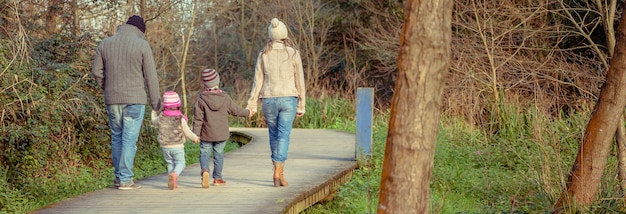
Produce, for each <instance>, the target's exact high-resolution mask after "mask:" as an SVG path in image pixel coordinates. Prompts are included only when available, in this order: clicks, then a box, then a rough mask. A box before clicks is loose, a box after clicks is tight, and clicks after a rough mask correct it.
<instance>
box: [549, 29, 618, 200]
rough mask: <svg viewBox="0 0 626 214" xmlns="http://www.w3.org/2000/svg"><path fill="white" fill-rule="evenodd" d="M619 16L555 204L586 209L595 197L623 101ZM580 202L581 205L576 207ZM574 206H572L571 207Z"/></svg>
mask: <svg viewBox="0 0 626 214" xmlns="http://www.w3.org/2000/svg"><path fill="white" fill-rule="evenodd" d="M624 20H625V18H624V17H622V20H621V21H620V23H619V26H618V28H617V34H616V46H615V56H614V59H613V60H611V64H610V67H609V70H608V72H607V74H606V81H605V83H604V85H603V86H602V89H601V90H600V97H599V99H598V102H597V104H596V106H595V108H594V111H593V113H592V115H591V119H590V120H589V123H588V124H587V128H586V129H585V133H584V136H583V140H582V144H581V145H580V149H579V150H578V156H577V157H576V160H575V162H574V166H573V167H572V171H571V172H570V175H569V179H568V181H567V188H566V189H565V190H564V191H563V193H561V196H560V198H559V200H558V201H557V203H556V204H555V205H554V207H555V208H557V209H558V211H559V212H560V211H563V208H568V207H569V208H573V209H579V208H582V209H586V208H588V207H589V206H590V205H591V204H592V203H593V202H594V201H595V200H596V194H597V193H598V188H599V186H600V181H601V179H602V173H603V171H604V168H605V167H606V162H607V157H608V154H609V151H610V149H611V142H612V140H613V136H614V134H615V132H616V130H617V126H618V123H619V121H620V119H621V116H620V115H622V113H623V110H624V105H625V104H626V90H625V89H624V85H625V84H626V44H624V43H625V42H626V21H624ZM578 205H580V206H581V207H578ZM572 206H574V207H572Z"/></svg>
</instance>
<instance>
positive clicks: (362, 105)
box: [355, 88, 374, 160]
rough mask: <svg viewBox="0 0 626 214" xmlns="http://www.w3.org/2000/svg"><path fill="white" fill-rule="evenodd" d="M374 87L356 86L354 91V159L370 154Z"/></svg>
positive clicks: (360, 158)
mask: <svg viewBox="0 0 626 214" xmlns="http://www.w3.org/2000/svg"><path fill="white" fill-rule="evenodd" d="M373 109H374V89H373V88H357V91H356V152H355V153H356V159H357V160H362V159H364V158H367V157H368V156H371V155H372V117H373Z"/></svg>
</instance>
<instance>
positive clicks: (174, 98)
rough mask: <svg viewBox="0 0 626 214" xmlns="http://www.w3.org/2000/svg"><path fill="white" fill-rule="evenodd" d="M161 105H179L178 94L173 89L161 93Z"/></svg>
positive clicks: (172, 106) (167, 106) (175, 106)
mask: <svg viewBox="0 0 626 214" xmlns="http://www.w3.org/2000/svg"><path fill="white" fill-rule="evenodd" d="M163 107H165V108H177V107H180V98H179V97H178V94H177V93H176V92H173V91H166V92H165V94H163Z"/></svg>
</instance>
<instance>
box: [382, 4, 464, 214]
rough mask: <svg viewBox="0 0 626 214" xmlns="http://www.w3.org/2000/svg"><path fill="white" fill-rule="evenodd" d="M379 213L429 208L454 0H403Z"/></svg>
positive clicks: (425, 210)
mask: <svg viewBox="0 0 626 214" xmlns="http://www.w3.org/2000/svg"><path fill="white" fill-rule="evenodd" d="M405 4H406V9H405V10H404V13H405V16H404V25H403V28H402V34H401V36H400V51H399V55H398V72H399V73H398V78H397V80H396V86H395V93H394V95H393V98H392V103H391V116H390V119H389V133H388V135H387V145H386V148H385V157H384V162H383V172H382V180H381V190H380V195H379V204H378V213H428V212H429V205H430V191H429V190H430V176H431V173H432V167H433V157H434V151H435V141H436V139H437V132H438V130H439V115H440V108H441V100H442V94H443V85H444V82H443V78H444V76H445V74H446V72H447V71H448V68H449V61H450V42H451V35H452V30H451V17H452V0H441V1H426V0H412V1H411V0H409V1H406V3H405Z"/></svg>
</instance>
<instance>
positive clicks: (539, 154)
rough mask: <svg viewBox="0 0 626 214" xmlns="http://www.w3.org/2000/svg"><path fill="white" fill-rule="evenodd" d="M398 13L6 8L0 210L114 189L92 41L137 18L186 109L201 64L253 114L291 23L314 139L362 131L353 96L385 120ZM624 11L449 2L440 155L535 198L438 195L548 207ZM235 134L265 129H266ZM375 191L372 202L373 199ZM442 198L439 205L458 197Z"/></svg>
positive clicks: (336, 2)
mask: <svg viewBox="0 0 626 214" xmlns="http://www.w3.org/2000/svg"><path fill="white" fill-rule="evenodd" d="M403 7H404V6H403V1H392V0H371V1H361V0H328V1H310V0H295V1H277V0H258V1H197V0H195V1H192V0H179V1H162V0H154V1H145V0H128V1H114V0H91V1H82V0H22V1H17V0H3V1H1V2H0V26H1V29H0V81H1V82H0V127H1V129H2V131H1V132H0V152H1V155H0V166H2V168H0V184H1V185H0V207H1V208H2V209H1V210H2V211H4V212H27V211H28V209H35V208H37V207H40V206H45V205H46V204H41V203H42V202H41V201H37V200H38V198H41V197H44V198H45V197H48V202H52V201H55V200H59V199H60V198H58V197H56V198H55V197H54V196H56V195H62V194H64V193H63V192H67V191H68V190H69V192H70V195H71V194H78V193H79V191H86V190H88V189H85V188H84V186H82V185H85V184H83V183H82V182H85V180H82V179H84V178H85V177H103V179H102V180H107V181H108V180H109V179H108V178H107V177H106V176H109V175H108V174H110V173H108V172H109V171H108V170H110V166H109V165H108V159H109V158H110V150H109V149H108V146H109V145H108V143H106V142H108V140H107V139H109V136H108V133H109V132H108V126H107V122H106V121H107V119H106V111H105V110H104V103H103V98H102V91H101V90H100V89H99V88H98V87H97V86H96V84H95V82H94V81H93V79H92V77H91V76H90V69H91V61H92V57H93V52H94V49H95V47H96V46H97V45H98V42H99V41H100V40H102V39H103V38H105V37H108V36H111V35H113V34H114V33H115V29H116V27H117V26H118V25H120V24H122V23H124V22H125V21H126V19H127V18H128V17H129V16H131V15H133V14H139V15H141V16H142V17H144V19H145V20H146V23H147V31H146V36H147V39H148V41H149V42H150V44H151V45H152V50H153V53H154V57H155V61H156V62H157V69H158V74H159V77H160V78H159V79H160V85H161V89H162V91H165V90H175V91H177V92H179V93H181V95H183V98H184V108H185V109H184V111H185V112H188V111H189V110H190V109H189V107H188V105H189V104H190V103H193V101H194V98H193V96H190V95H192V94H195V93H196V92H198V91H199V90H201V83H200V81H199V78H198V76H199V73H200V71H201V70H202V69H203V68H207V67H211V68H216V70H217V71H219V72H220V75H221V79H222V86H223V88H225V89H226V90H227V91H229V92H230V93H231V95H232V96H233V97H234V99H235V100H237V101H238V102H240V103H244V101H245V99H246V98H247V96H248V92H249V89H250V86H251V81H252V76H253V66H254V63H255V62H256V57H257V54H258V52H259V51H260V50H261V49H262V47H263V46H264V45H265V44H266V42H267V23H268V21H269V20H270V19H271V18H273V17H277V18H279V19H281V20H283V21H284V22H285V23H286V24H287V25H288V26H289V33H290V34H289V35H290V38H291V39H292V40H293V41H294V42H295V44H296V47H297V48H298V49H299V50H300V51H301V53H302V56H303V63H304V66H305V75H306V84H307V89H308V91H307V95H308V96H309V97H311V98H312V99H311V101H310V102H311V103H310V104H308V105H309V107H308V108H307V110H308V111H307V116H306V117H308V119H307V118H304V119H302V120H301V121H300V122H298V123H297V124H296V126H297V127H313V126H315V125H312V124H309V123H307V122H305V121H306V120H308V121H312V120H315V121H317V120H319V121H331V122H330V123H331V124H332V123H334V122H336V121H337V120H338V118H339V117H342V118H344V119H346V120H353V119H354V118H353V115H352V114H351V113H350V111H346V112H347V113H346V114H343V115H341V114H337V113H333V112H332V111H333V110H336V109H333V108H328V106H329V105H332V104H328V103H337V102H339V103H341V102H342V101H346V102H347V103H348V104H347V109H350V108H351V107H353V105H352V102H353V100H354V94H355V91H356V88H358V87H374V88H375V104H376V109H377V117H381V118H382V119H380V118H379V120H382V121H384V120H385V116H386V115H387V114H388V107H389V102H390V99H391V96H392V94H393V86H394V84H395V83H394V80H395V79H394V78H395V74H396V72H397V67H396V60H397V53H398V46H399V35H400V30H401V26H402V22H403ZM621 14H622V8H621V3H620V4H607V2H605V1H567V0H558V1H526V0H508V1H492V0H457V1H455V2H454V12H453V21H452V27H453V36H452V58H451V65H450V71H449V73H448V74H447V75H446V78H445V82H446V88H445V92H444V99H443V100H444V105H443V106H442V109H443V115H444V119H443V120H442V127H443V128H442V131H443V132H444V133H445V132H446V131H448V133H446V134H447V135H446V136H448V135H449V136H448V137H445V136H444V137H441V138H444V139H447V141H446V142H455V143H449V144H447V145H448V146H450V147H451V148H449V149H450V150H446V149H441V150H440V149H439V148H438V152H439V151H448V152H450V154H448V155H450V156H451V157H450V159H461V158H463V157H464V156H468V154H454V155H456V156H454V155H453V153H455V152H458V151H459V148H461V147H459V148H454V146H457V144H458V146H460V145H461V144H465V146H472V149H471V151H472V154H469V156H470V158H471V159H473V160H479V161H480V162H478V163H479V164H485V163H488V162H494V160H497V161H496V162H495V163H496V164H497V166H495V167H493V168H502V170H504V171H507V170H508V172H512V171H517V172H521V175H524V173H526V174H527V175H531V177H533V179H529V181H527V182H520V183H519V184H516V185H519V186H524V185H525V186H528V185H530V186H533V187H532V188H528V189H521V188H520V189H514V190H507V191H502V194H500V192H497V193H494V192H489V188H494V189H495V188H503V187H502V186H507V185H509V184H507V183H503V182H504V181H498V182H495V183H494V182H493V181H479V183H482V182H486V184H485V186H487V190H482V191H479V190H476V189H473V190H468V189H465V190H453V189H454V188H461V187H465V188H468V186H471V184H463V185H460V184H459V186H456V187H452V186H449V185H448V184H449V183H450V182H452V183H461V181H460V180H459V178H460V177H461V176H465V175H466V174H462V173H461V172H460V171H454V172H451V171H448V174H446V173H442V174H438V172H437V171H436V170H435V171H434V172H433V174H434V175H433V176H434V177H436V179H438V180H437V181H436V182H433V184H432V185H434V188H439V189H443V190H445V191H443V192H451V191H470V192H471V191H475V192H476V194H482V197H480V198H479V200H480V203H481V204H482V206H483V207H481V208H478V209H479V211H484V210H485V209H487V210H489V209H495V210H502V209H505V208H506V209H511V210H515V209H518V210H524V209H526V210H533V209H539V210H546V209H548V208H547V207H549V206H550V203H551V202H553V201H554V200H556V198H558V194H559V193H560V191H561V190H562V189H563V188H564V185H565V180H566V178H567V172H568V170H569V167H570V166H571V163H572V161H573V158H574V157H575V153H576V148H577V146H578V144H579V143H580V140H581V136H580V135H581V133H582V130H583V129H584V128H583V127H584V123H585V121H584V120H585V119H584V118H586V117H587V116H588V115H589V113H590V110H589V109H591V107H592V106H593V104H594V102H595V101H596V99H597V95H598V94H599V89H600V87H601V86H602V83H603V80H604V76H605V74H606V71H607V69H608V65H609V62H610V56H611V54H612V48H613V46H614V44H615V41H614V39H612V38H613V37H612V31H613V27H614V26H616V25H617V23H615V22H616V21H617V20H619V18H620V17H621ZM424 42H428V41H424ZM329 100H330V101H329ZM350 110H351V109H350ZM341 113H345V112H343V111H342V112H341ZM581 118H583V119H581ZM237 122H238V123H239V125H241V126H247V127H262V126H263V123H262V118H260V117H259V116H256V117H255V118H253V119H252V120H245V121H241V120H238V121H237ZM555 124H558V125H555ZM378 125H381V123H378ZM381 126H384V123H382V125H381ZM330 127H336V125H335V126H333V125H331V126H330ZM447 127H452V128H447ZM455 127H457V128H455ZM458 127H461V128H458ZM320 128H328V127H320ZM343 128H344V129H350V128H349V127H347V128H346V127H343ZM378 129H380V127H378ZM451 130H452V131H451ZM382 132H383V133H384V128H383V130H382ZM383 136H384V135H383ZM155 139H156V138H155V135H154V130H152V129H149V128H146V129H145V130H143V131H142V134H141V136H140V142H139V144H140V145H147V146H143V147H142V148H140V153H141V152H142V151H145V152H144V153H142V154H144V155H139V156H138V158H139V159H142V160H145V161H146V162H147V161H149V160H152V161H154V164H152V165H151V164H147V165H148V166H149V167H152V166H156V165H162V164H161V163H160V162H158V160H160V159H159V157H158V156H157V155H158V153H155V152H153V151H157V148H158V147H157V145H155V144H154V143H150V142H155ZM383 143H384V142H383ZM462 148H464V149H465V148H466V147H462ZM463 151H464V150H463ZM468 151H470V149H468ZM51 157H53V158H51ZM54 157H62V158H54ZM528 157H530V158H528ZM447 163H453V162H447ZM370 164H372V166H371V167H372V168H378V167H379V165H380V163H377V162H376V161H374V163H370ZM437 164H438V162H437V157H436V160H435V167H437ZM614 165H615V164H613V165H611V166H613V167H611V166H610V167H608V168H607V174H608V175H610V176H606V177H609V178H608V179H607V181H606V183H603V187H602V191H601V194H602V197H601V199H600V200H599V201H598V206H599V207H603V208H602V209H623V206H622V205H623V204H621V203H619V198H622V196H621V193H619V192H620V190H619V188H620V187H619V181H616V179H614V175H615V174H616V173H617V172H616V167H615V166H614ZM368 167H369V166H368ZM368 167H361V169H363V168H368ZM456 167H457V168H458V167H461V166H456ZM138 168H140V169H139V170H145V171H152V172H155V173H158V170H160V169H161V168H156V169H153V168H150V169H141V166H138ZM470 168H474V169H476V170H477V171H480V170H484V169H485V168H486V167H485V166H476V165H474V166H470ZM531 169H535V170H536V171H533V170H531ZM490 170H491V169H490ZM375 172H376V171H374V173H375ZM454 173H457V174H456V175H455V174H454ZM458 173H461V174H458ZM464 173H466V172H464ZM510 174H513V173H510ZM485 175H486V173H485V174H479V176H485ZM367 176H369V175H367ZM446 176H447V177H446ZM498 179H500V178H498ZM508 179H514V178H513V177H509V178H508ZM357 180H358V179H357ZM485 180H487V179H485ZM496 180H497V179H496ZM444 181H445V182H444ZM367 182H369V183H371V182H372V181H367ZM373 183H375V181H374V182H373ZM51 184H56V185H51ZM103 185H107V184H103ZM368 185H369V184H368ZM485 186H480V185H478V187H477V188H484V187H485ZM91 188H95V187H91ZM353 188H356V189H358V188H362V187H358V186H357V187H353ZM368 191H370V194H373V195H376V192H375V191H376V189H375V188H374V189H373V190H368ZM372 191H373V192H374V193H372ZM485 191H486V192H485ZM511 191H512V192H513V193H511ZM437 194H438V192H435V197H440V200H441V201H443V199H442V198H445V197H448V198H449V199H450V198H453V197H452V196H451V195H448V196H441V195H437ZM70 195H64V197H67V196H70ZM538 195H539V196H540V197H539V199H532V198H533V197H535V198H537V197H538ZM59 197H60V196H59ZM341 200H349V199H341ZM460 200H461V199H457V201H460ZM540 201H544V202H540ZM373 204H375V203H373ZM333 206H346V205H345V203H343V204H342V203H338V204H335V205H333ZM366 206H369V205H366ZM433 206H441V207H440V208H434V209H432V210H434V211H437V210H439V211H442V210H445V209H446V208H444V205H443V204H437V203H434V205H433ZM445 206H449V205H445ZM457 206H460V205H457ZM503 207H505V208H503ZM320 209H324V208H320ZM366 209H371V208H366ZM459 209H461V210H462V211H467V210H468V209H469V208H465V209H463V208H459ZM312 212H314V211H312Z"/></svg>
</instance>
